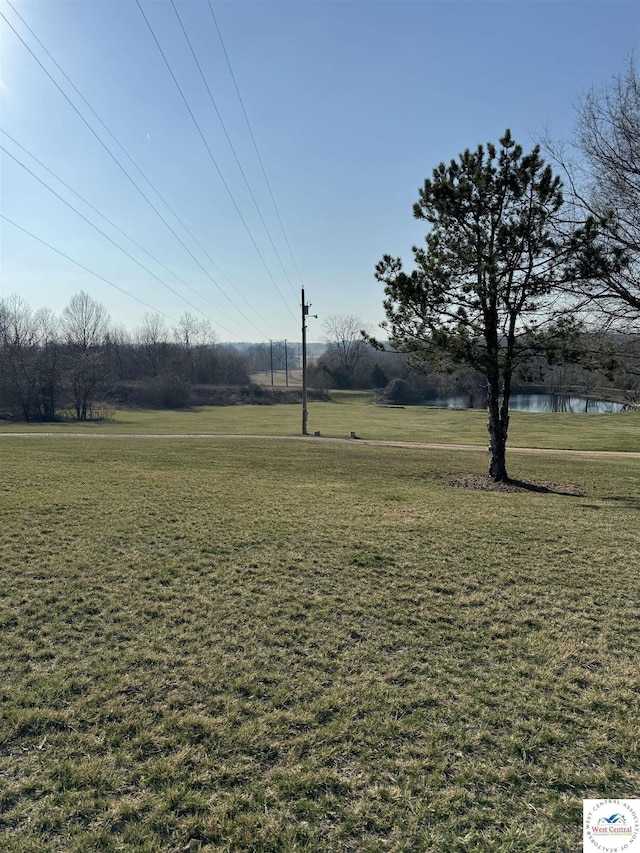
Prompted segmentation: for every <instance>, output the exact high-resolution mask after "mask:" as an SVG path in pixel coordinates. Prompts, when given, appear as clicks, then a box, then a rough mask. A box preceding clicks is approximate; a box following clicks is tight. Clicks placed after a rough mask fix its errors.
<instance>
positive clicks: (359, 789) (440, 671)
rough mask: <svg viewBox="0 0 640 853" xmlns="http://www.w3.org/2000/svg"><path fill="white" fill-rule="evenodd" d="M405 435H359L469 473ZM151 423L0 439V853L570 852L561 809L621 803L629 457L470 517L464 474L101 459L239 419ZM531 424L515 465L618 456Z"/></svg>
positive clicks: (568, 472) (634, 735)
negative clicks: (546, 451) (546, 450)
mask: <svg viewBox="0 0 640 853" xmlns="http://www.w3.org/2000/svg"><path fill="white" fill-rule="evenodd" d="M340 405H342V406H343V412H344V414H343V415H340V416H337V415H336V416H335V417H336V418H337V420H334V421H333V422H332V424H333V425H332V426H328V427H327V433H330V432H331V431H334V432H335V433H336V434H342V433H343V432H344V430H345V427H346V425H347V422H348V423H349V425H350V429H354V430H357V431H358V434H360V433H363V432H364V433H365V434H366V428H363V427H362V426H360V423H353V425H351V423H352V421H353V419H354V418H356V417H357V416H358V412H357V410H358V407H360V406H362V405H363V404H362V402H361V401H359V400H358V401H357V402H356V403H353V402H349V398H346V397H345V398H344V400H343V402H342V403H341V404H336V407H337V408H339V406H340ZM276 408H277V409H278V411H276ZM282 409H286V410H287V411H285V412H283V411H282ZM288 409H289V407H269V408H268V409H265V410H264V411H265V415H264V416H263V417H264V418H265V421H264V422H263V429H264V431H265V432H264V434H265V435H266V432H267V431H269V429H268V426H267V420H266V419H267V418H271V424H273V423H274V420H275V419H277V418H278V417H282V418H284V419H286V418H289V417H291V418H293V420H292V421H291V424H292V426H291V428H290V429H289V428H284V429H283V430H282V433H283V434H291V433H293V432H295V430H296V425H297V412H296V411H295V410H294V411H293V412H289V411H288ZM349 409H350V410H351V411H349ZM313 411H314V417H315V409H314V410H313ZM224 412H226V413H227V414H228V416H229V419H230V420H228V421H227V422H226V424H227V426H225V425H224V424H223V421H224ZM403 414H404V415H405V416H406V430H405V433H404V434H402V433H401V431H400V428H399V426H398V422H397V421H396V420H395V418H396V416H400V415H403ZM428 414H429V415H430V417H431V421H430V423H431V427H432V429H433V433H434V434H429V432H428V427H425V428H424V429H427V433H426V434H425V433H424V429H423V433H422V435H421V436H420V437H417V436H416V435H415V433H414V431H417V426H416V421H415V418H417V417H418V415H420V417H424V410H421V412H420V413H414V412H413V411H412V410H386V415H385V414H384V411H383V412H382V413H379V412H375V413H374V414H372V415H371V418H370V420H369V423H373V421H374V420H375V419H376V418H378V416H380V418H382V417H389V418H391V419H393V420H392V421H390V424H391V425H390V426H389V427H387V428H386V431H385V427H384V424H383V422H382V420H380V421H376V425H375V428H374V427H371V429H370V431H371V432H372V433H374V432H375V431H376V430H377V433H376V434H375V435H371V436H369V437H372V438H373V437H377V438H387V439H400V438H403V439H408V440H424V441H438V440H440V441H442V442H445V443H446V442H449V443H467V442H468V443H478V444H485V446H486V433H484V431H483V429H482V427H483V425H484V421H485V419H486V418H485V416H484V415H483V413H477V412H472V413H468V412H460V413H448V412H447V413H435V414H433V415H432V414H431V413H428ZM458 416H459V417H458ZM161 417H162V416H161V415H155V416H150V415H148V414H147V415H143V414H135V413H127V414H126V415H124V414H123V415H122V416H120V415H118V416H117V418H116V419H115V420H114V421H113V423H112V424H110V425H87V426H86V427H80V428H79V429H78V431H79V432H80V433H81V434H82V433H84V434H89V435H91V434H93V437H91V438H86V439H79V438H71V437H64V436H62V435H58V436H57V437H46V436H42V437H18V436H15V435H13V436H0V470H1V471H2V476H1V478H0V496H1V497H0V507H1V510H2V529H1V535H0V539H1V553H0V630H1V632H2V633H1V637H2V644H1V645H0V674H1V676H2V679H1V682H0V694H1V703H2V716H1V722H0V850H2V851H3V853H4V851H7V853H13V851H16V853H17V851H20V853H26V851H29V853H31V851H65V853H66V852H67V851H73V853H85V851H93V850H96V851H97V850H104V851H114V853H115V851H132V853H133V851H142V853H145V851H146V853H160V851H172V853H173V851H175V853H177V851H183V850H202V851H264V853H266V851H318V853H320V851H337V852H338V853H340V851H354V853H360V851H370V853H377V851H433V853H448V852H449V851H459V853H467V851H487V853H494V851H496V853H506V851H509V853H538V851H545V853H547V852H548V853H577V851H579V850H581V849H582V828H581V818H582V799H583V798H587V797H589V798H593V797H597V798H600V797H603V798H604V797H612V798H613V797H627V798H629V797H634V796H638V790H639V785H640V731H639V727H638V720H639V719H640V665H639V663H638V662H639V661H640V639H639V632H638V624H639V623H640V622H639V620H640V596H639V591H640V533H639V528H640V524H639V520H640V514H639V511H640V459H639V458H637V457H621V456H614V457H610V458H603V457H600V456H598V457H581V456H571V455H566V456H564V455H553V456H551V455H541V454H537V455H534V454H526V453H519V454H513V455H512V456H511V457H510V458H509V468H510V473H511V475H512V476H513V477H515V478H517V479H519V480H525V481H536V482H543V483H546V484H547V485H548V488H549V491H548V492H536V491H522V492H516V493H501V492H487V491H477V490H473V489H467V488H459V487H454V486H452V485H451V484H450V482H451V481H454V482H455V481H457V480H459V479H460V478H462V477H464V476H466V475H468V474H471V475H477V476H480V475H482V474H484V473H485V470H486V466H487V458H486V455H485V454H483V453H477V452H464V451H453V450H441V449H438V450H433V449H420V448H411V447H401V448H400V447H385V446H374V445H368V444H366V443H364V442H355V441H354V442H344V443H337V442H322V441H314V440H313V439H309V440H307V441H284V440H282V441H281V440H277V439H276V440H273V439H267V438H266V437H262V438H251V439H246V438H245V439H241V438H216V437H208V438H191V439H180V438H171V437H168V436H167V435H165V437H155V438H148V439H145V440H141V439H140V438H126V437H123V435H122V433H128V432H131V433H137V434H138V435H141V434H145V433H152V432H165V433H168V432H175V433H176V434H188V433H192V434H193V433H201V432H207V431H217V432H220V433H232V432H234V431H236V430H239V429H240V427H241V426H242V425H241V423H240V420H241V418H242V417H245V418H246V419H247V420H253V419H254V417H256V415H255V413H254V412H253V408H252V407H251V408H250V407H247V408H246V409H244V411H242V410H241V409H240V407H238V409H236V410H216V411H215V412H212V411H211V410H207V411H205V412H193V413H181V414H172V415H165V416H164V417H165V421H164V424H165V428H158V426H157V425H158V423H159V420H160V418H161ZM322 417H324V418H325V419H326V421H327V424H329V422H330V415H329V409H326V410H325V413H324V414H323V415H322ZM341 417H342V418H343V421H341V420H340V418H341ZM363 417H364V416H363ZM541 417H544V418H547V419H548V420H547V421H546V423H545V421H544V420H541V419H540V417H538V416H535V415H523V416H522V418H519V419H518V418H515V416H514V434H517V435H518V441H519V442H520V444H521V446H545V444H544V442H548V445H547V446H554V443H553V442H554V436H555V446H556V447H563V446H571V445H576V444H578V445H580V444H582V445H587V449H588V448H591V449H598V448H597V447H596V446H595V445H596V444H597V441H596V439H597V435H598V434H600V436H601V444H602V445H603V446H604V447H605V448H606V449H610V450H624V449H628V450H637V449H638V447H637V441H636V446H633V442H634V440H637V436H638V421H637V419H635V420H634V418H636V416H634V415H630V416H580V415H571V416H567V415H547V416H541ZM616 417H617V418H618V420H617V421H615V420H612V418H616ZM205 418H209V422H210V423H211V422H213V420H214V419H215V418H218V421H217V429H215V430H212V429H209V430H205V429H202V427H201V425H200V424H196V428H194V426H193V425H194V423H195V422H196V421H198V419H202V420H204V419H205ZM319 418H320V415H318V419H319ZM438 418H440V419H441V420H440V431H441V435H440V436H439V438H438V436H437V435H436V433H437V431H438V430H437V428H436V426H435V421H437V420H438ZM527 418H530V420H528V421H527V420H526V419H527ZM567 418H569V419H571V420H570V421H568V422H567V421H566V419H567ZM574 418H576V419H577V421H573V419H574ZM584 418H587V419H589V418H590V419H591V420H584ZM234 419H235V420H234ZM239 419H240V420H239ZM554 419H555V422H554ZM581 419H583V424H584V425H583V429H582V430H580V429H579V428H578V426H574V425H573V424H576V423H578V424H579V422H580V420H581ZM476 421H477V423H476ZM145 422H146V428H145ZM234 423H235V424H236V426H235V427H234ZM287 423H288V421H287ZM363 423H364V421H363ZM444 423H446V424H448V427H447V432H446V434H445V433H444V428H443V424H444ZM154 424H155V426H154ZM181 424H182V426H181ZM185 424H188V425H187V426H185ZM229 424H230V426H229ZM567 424H568V425H567ZM132 425H133V426H134V427H135V428H132ZM61 428H62V429H63V431H64V430H66V431H69V429H70V427H69V425H66V426H65V425H61ZM318 428H320V429H322V427H319V426H316V425H314V423H312V422H310V429H318ZM28 429H29V431H36V432H37V431H41V432H48V431H51V430H50V428H43V427H38V428H36V429H32V428H31V427H29V428H28ZM270 429H271V430H273V431H274V432H277V430H274V429H273V426H272V427H271V428H270ZM394 430H397V432H394ZM474 430H475V432H474ZM5 431H6V430H5ZM54 431H55V430H54ZM108 431H111V432H112V433H113V436H114V437H111V438H109V437H107V438H102V437H99V436H98V433H101V432H108ZM242 431H244V432H259V431H260V430H252V429H251V428H250V427H247V425H246V422H245V426H244V428H243V430H242ZM118 432H119V433H120V436H119V437H117V438H116V437H115V436H116V435H117V433H118ZM573 433H575V434H576V436H577V437H574V438H570V437H569V436H571V435H572V434H573ZM474 435H475V436H476V437H477V438H476V440H475V441H473V440H472V438H473V436H474Z"/></svg>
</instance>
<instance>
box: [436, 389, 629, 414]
mask: <svg viewBox="0 0 640 853" xmlns="http://www.w3.org/2000/svg"><path fill="white" fill-rule="evenodd" d="M470 403H471V401H470V397H468V396H458V397H434V398H433V399H431V400H428V401H427V402H426V403H425V405H427V406H438V407H440V408H444V409H469V408H471V405H470ZM509 408H510V409H511V411H513V412H582V413H588V414H594V415H603V414H611V413H617V412H628V411H631V409H632V408H633V407H632V406H625V405H624V404H622V403H610V402H608V401H607V400H589V399H587V398H586V397H574V396H573V395H569V394H512V396H511V401H510V404H509Z"/></svg>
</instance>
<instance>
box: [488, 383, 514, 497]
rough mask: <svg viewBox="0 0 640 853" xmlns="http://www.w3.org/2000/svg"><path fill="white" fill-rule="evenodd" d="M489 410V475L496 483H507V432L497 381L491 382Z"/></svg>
mask: <svg viewBox="0 0 640 853" xmlns="http://www.w3.org/2000/svg"><path fill="white" fill-rule="evenodd" d="M487 411H488V413H489V420H488V422H487V429H488V430H489V453H490V454H491V461H490V463H489V477H490V478H491V479H492V480H493V482H494V483H507V482H508V481H509V476H508V474H507V465H506V450H507V434H506V429H505V428H504V423H503V418H502V417H501V412H500V387H499V383H498V382H497V381H495V382H490V383H489V388H488V396H487ZM507 422H508V421H507Z"/></svg>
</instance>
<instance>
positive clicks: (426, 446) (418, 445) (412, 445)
mask: <svg viewBox="0 0 640 853" xmlns="http://www.w3.org/2000/svg"><path fill="white" fill-rule="evenodd" d="M3 438H79V439H82V438H84V439H87V438H89V439H91V438H103V439H122V438H126V439H140V440H145V439H158V438H170V439H203V438H205V439H215V440H219V439H253V440H263V439H264V440H267V441H309V442H311V441H312V442H320V443H323V444H324V443H327V442H339V443H342V444H355V445H361V446H368V445H373V446H379V447H404V448H408V449H413V450H468V451H472V452H479V453H486V452H487V448H486V446H485V445H481V444H436V443H432V442H415V441H383V440H381V439H369V438H356V439H353V438H329V437H324V436H323V437H316V436H303V435H233V434H230V433H223V434H219V433H107V432H93V433H78V432H4V433H0V440H1V439H3ZM507 453H542V454H551V455H561V456H586V457H618V456H622V457H625V458H631V459H634V458H635V459H640V451H639V452H635V451H629V450H559V449H556V448H547V447H509V448H507Z"/></svg>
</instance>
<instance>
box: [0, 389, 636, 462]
mask: <svg viewBox="0 0 640 853" xmlns="http://www.w3.org/2000/svg"><path fill="white" fill-rule="evenodd" d="M301 427H302V415H301V409H300V406H297V405H276V406H226V407H225V406H217V407H202V408H197V409H192V410H189V411H139V410H122V411H118V412H115V413H114V417H113V419H112V420H109V421H103V422H94V423H84V424H82V423H80V424H79V423H74V422H67V423H58V424H27V425H26V426H25V425H24V424H8V423H6V422H4V423H2V422H0V433H5V432H24V431H25V430H28V431H29V432H36V433H43V432H68V431H69V430H73V431H74V432H78V433H80V434H88V435H91V434H95V433H110V434H111V433H120V434H122V433H125V434H127V433H130V434H138V435H139V434H141V433H153V434H164V435H167V434H187V435H193V434H198V433H205V434H217V435H224V434H232V435H299V434H300V430H301ZM308 429H309V432H310V433H313V432H315V431H316V430H318V431H319V432H320V433H321V434H322V435H323V436H329V437H341V438H347V437H348V436H349V433H350V432H352V431H353V432H356V433H357V435H358V436H360V437H362V438H365V439H382V440H393V441H413V442H425V443H441V444H478V445H481V446H485V447H486V445H487V413H486V412H485V411H480V410H478V409H467V410H464V411H456V410H453V409H432V408H427V407H425V406H407V407H405V408H398V407H395V408H388V407H386V408H385V407H382V406H376V405H375V404H374V398H373V395H372V394H369V393H366V392H362V391H357V392H356V391H343V392H340V391H334V392H332V399H331V401H330V402H324V403H310V404H309V424H308ZM509 446H510V447H540V448H560V449H573V450H607V451H620V450H621V451H640V412H629V413H622V414H616V415H591V414H590V415H586V414H534V413H530V412H512V413H511V425H510V431H509Z"/></svg>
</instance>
